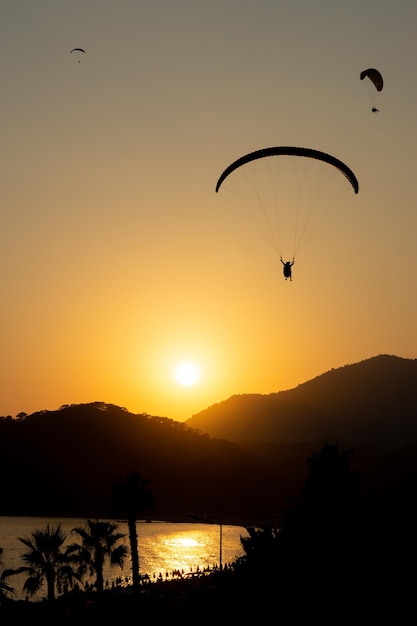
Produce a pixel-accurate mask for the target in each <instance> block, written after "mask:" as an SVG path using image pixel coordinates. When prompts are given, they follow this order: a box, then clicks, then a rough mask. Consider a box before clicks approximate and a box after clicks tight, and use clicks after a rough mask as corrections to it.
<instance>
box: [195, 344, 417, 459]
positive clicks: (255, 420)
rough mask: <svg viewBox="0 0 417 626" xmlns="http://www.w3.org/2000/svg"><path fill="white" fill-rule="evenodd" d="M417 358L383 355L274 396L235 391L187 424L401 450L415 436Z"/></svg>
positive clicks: (257, 436) (267, 438) (247, 438)
mask: <svg viewBox="0 0 417 626" xmlns="http://www.w3.org/2000/svg"><path fill="white" fill-rule="evenodd" d="M416 416H417V359H403V358H400V357H396V356H389V355H379V356H376V357H373V358H370V359H367V360H364V361H361V362H360V363H356V364H353V365H346V366H344V367H341V368H338V369H332V370H331V371H329V372H327V373H325V374H322V375H321V376H318V377H317V378H314V379H313V380H310V381H308V382H305V383H303V384H300V385H298V386H297V387H296V388H294V389H290V390H288V391H281V392H279V393H271V394H268V395H260V394H248V395H236V396H232V397H231V398H229V399H228V400H226V401H224V402H221V403H219V404H215V405H213V406H211V407H209V408H207V409H205V410H204V411H201V412H200V413H198V414H196V415H194V416H193V417H191V418H190V419H188V420H187V421H186V424H187V425H188V426H191V427H192V428H195V429H198V430H200V431H201V432H204V433H207V434H208V435H210V436H211V437H221V438H225V439H228V440H229V441H235V442H238V443H244V442H252V443H253V442H280V443H294V442H297V443H300V442H304V443H307V442H323V441H325V440H327V441H337V442H339V444H341V443H344V444H346V445H355V446H356V445H361V446H375V447H378V448H384V449H395V448H400V447H402V446H406V445H408V444H410V443H412V442H415V441H417V420H416Z"/></svg>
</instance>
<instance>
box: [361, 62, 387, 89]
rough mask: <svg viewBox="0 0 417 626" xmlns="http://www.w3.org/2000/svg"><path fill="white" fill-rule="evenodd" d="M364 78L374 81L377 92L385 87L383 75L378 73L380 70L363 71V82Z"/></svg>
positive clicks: (369, 69) (372, 68) (371, 68)
mask: <svg viewBox="0 0 417 626" xmlns="http://www.w3.org/2000/svg"><path fill="white" fill-rule="evenodd" d="M364 78H369V80H370V81H372V82H373V84H374V85H375V88H376V90H377V91H382V88H383V86H384V80H383V78H382V75H381V73H380V72H378V70H376V69H375V68H374V67H370V68H368V69H367V70H363V72H361V80H363V79H364Z"/></svg>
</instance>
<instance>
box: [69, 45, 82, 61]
mask: <svg viewBox="0 0 417 626" xmlns="http://www.w3.org/2000/svg"><path fill="white" fill-rule="evenodd" d="M73 53H75V54H76V55H77V56H78V55H80V53H81V54H85V50H84V48H73V49H72V50H71V51H70V54H73ZM80 61H81V59H78V63H80Z"/></svg>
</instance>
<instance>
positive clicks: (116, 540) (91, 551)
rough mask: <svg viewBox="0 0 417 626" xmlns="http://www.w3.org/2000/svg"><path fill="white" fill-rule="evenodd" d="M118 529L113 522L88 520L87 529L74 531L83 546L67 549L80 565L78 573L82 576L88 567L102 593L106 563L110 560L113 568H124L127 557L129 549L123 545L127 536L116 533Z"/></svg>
mask: <svg viewBox="0 0 417 626" xmlns="http://www.w3.org/2000/svg"><path fill="white" fill-rule="evenodd" d="M117 529H118V526H117V524H114V523H112V522H108V521H99V520H91V519H88V520H87V525H86V527H85V528H81V527H76V528H73V530H72V532H73V533H75V534H77V535H79V537H80V538H81V544H79V543H73V544H71V545H70V546H68V548H67V554H69V555H72V557H73V558H74V559H76V560H77V562H78V563H79V570H78V573H79V574H80V575H81V576H82V575H83V574H85V572H86V570H87V567H88V568H89V571H90V574H94V575H95V576H96V580H95V587H96V589H97V591H98V592H100V593H101V592H102V591H103V589H104V563H105V561H106V560H108V561H109V563H110V566H112V567H113V566H119V567H121V568H122V567H123V564H124V560H125V558H126V556H127V548H126V546H125V545H124V544H123V543H121V542H122V540H123V539H124V537H125V535H123V534H122V533H119V532H116V531H117Z"/></svg>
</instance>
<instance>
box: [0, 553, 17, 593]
mask: <svg viewBox="0 0 417 626" xmlns="http://www.w3.org/2000/svg"><path fill="white" fill-rule="evenodd" d="M2 566H3V548H0V567H2ZM14 573H15V572H14V571H13V570H10V569H3V570H2V571H1V572H0V603H1V601H2V600H4V599H5V598H7V596H8V595H9V594H13V593H14V589H13V587H10V585H8V584H7V582H6V580H7V578H8V577H9V576H11V575H12V574H14Z"/></svg>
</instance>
